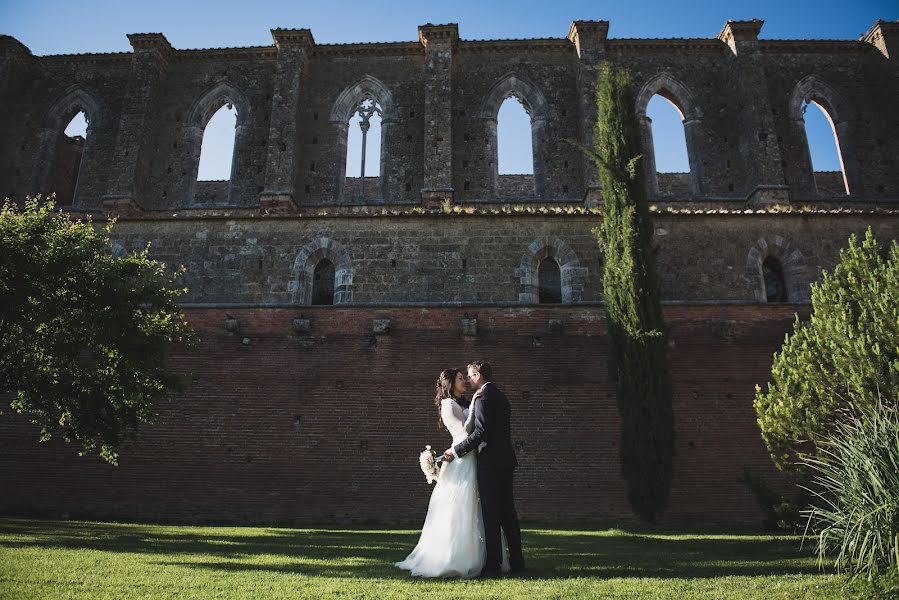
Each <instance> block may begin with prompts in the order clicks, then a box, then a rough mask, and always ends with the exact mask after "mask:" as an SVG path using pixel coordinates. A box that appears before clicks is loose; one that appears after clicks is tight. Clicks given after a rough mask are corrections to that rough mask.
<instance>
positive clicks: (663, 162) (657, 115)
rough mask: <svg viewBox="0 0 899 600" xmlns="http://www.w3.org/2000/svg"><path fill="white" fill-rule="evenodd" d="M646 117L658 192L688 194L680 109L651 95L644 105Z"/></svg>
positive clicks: (684, 144)
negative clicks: (649, 127)
mask: <svg viewBox="0 0 899 600" xmlns="http://www.w3.org/2000/svg"><path fill="white" fill-rule="evenodd" d="M646 116H647V118H648V119H649V121H650V125H651V127H652V141H653V144H652V146H653V147H652V151H653V156H654V158H655V166H656V176H657V177H658V182H659V194H660V195H662V196H688V195H690V189H691V187H690V186H691V180H690V160H689V155H688V154H687V138H686V135H685V132H684V114H683V112H682V111H681V109H680V108H678V106H677V104H675V103H674V102H673V101H672V100H670V99H669V98H666V97H665V96H663V95H662V94H655V95H654V96H653V97H652V98H650V100H649V103H648V104H647V105H646Z"/></svg>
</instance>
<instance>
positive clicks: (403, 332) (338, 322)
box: [0, 305, 808, 523]
mask: <svg viewBox="0 0 899 600" xmlns="http://www.w3.org/2000/svg"><path fill="white" fill-rule="evenodd" d="M798 308H799V309H800V311H801V312H803V313H807V312H808V308H807V307H798ZM796 309H797V307H796V306H764V305H762V306H755V305H745V306H740V305H729V306H714V305H708V306H696V305H694V306H669V307H666V310H665V313H666V318H667V320H668V323H669V326H670V329H671V341H672V353H671V366H672V370H673V375H674V383H675V401H674V411H675V417H676V431H677V441H676V447H677V457H676V462H675V478H674V486H673V490H672V495H671V502H670V507H669V509H668V511H667V513H666V515H665V520H666V521H668V522H705V521H719V522H738V521H749V522H757V521H758V520H759V519H760V517H761V513H760V510H759V508H758V506H757V505H756V503H755V500H754V498H753V497H752V496H751V495H750V494H749V492H748V491H747V490H746V488H745V487H744V486H743V485H742V484H740V483H738V482H737V476H738V474H739V471H740V468H741V465H743V464H747V465H750V466H751V467H752V469H753V471H754V472H756V473H760V474H765V475H768V476H773V475H774V473H773V469H772V467H771V465H770V461H769V460H768V457H767V453H766V451H765V449H764V447H763V445H762V442H761V439H760V437H759V434H758V429H757V426H756V424H755V418H754V412H753V408H752V398H753V390H754V386H755V384H756V383H764V382H765V381H767V380H768V378H769V372H770V363H771V356H772V353H773V352H774V351H775V350H777V349H778V348H779V346H780V344H781V342H782V340H783V335H784V333H786V332H787V331H789V329H790V327H791V323H792V319H793V314H794V312H795V311H796ZM467 313H475V314H476V315H477V317H478V322H479V335H478V336H477V337H475V338H471V339H465V338H463V337H462V335H461V329H460V324H459V321H460V319H461V318H462V317H463V316H465V314H467ZM226 314H229V315H231V316H233V317H236V318H238V319H239V320H240V323H241V329H240V332H239V333H237V334H231V333H228V332H226V331H225V327H224V319H225V315H226ZM301 314H302V315H303V316H305V317H308V318H310V319H311V321H312V331H311V333H309V334H304V335H297V334H295V333H294V332H293V328H292V320H293V318H294V317H297V316H299V315H301ZM187 317H188V319H189V321H190V322H191V323H192V325H193V326H194V327H195V328H196V329H197V331H198V332H199V334H200V338H201V341H200V343H199V345H198V346H197V347H196V348H193V349H191V350H187V351H181V352H179V353H178V354H177V355H175V356H174V357H173V360H174V364H175V365H176V367H177V369H178V370H179V371H180V372H183V373H184V374H185V375H186V377H187V382H188V388H187V390H186V392H185V394H184V395H183V397H181V398H180V399H178V400H177V401H173V402H172V403H170V404H167V405H164V406H161V407H160V414H161V419H162V422H161V424H159V425H157V426H154V427H145V428H143V429H142V430H141V432H140V435H139V438H138V439H137V440H135V441H134V442H131V443H129V444H128V445H127V446H126V447H125V448H123V449H122V452H121V456H120V466H119V467H110V466H108V465H106V464H104V463H103V462H102V461H101V460H100V459H98V458H96V457H79V456H78V455H77V452H76V448H75V447H73V446H66V445H65V444H63V443H62V442H51V443H49V444H44V445H41V444H39V443H38V442H37V432H36V430H35V428H34V427H33V426H32V425H30V424H29V423H28V422H27V419H25V418H23V417H21V416H18V415H14V414H10V412H9V410H6V411H4V414H3V416H0V451H2V452H0V479H2V480H3V481H4V482H6V485H5V486H4V487H5V488H6V490H5V492H4V493H3V494H2V496H0V510H5V511H18V512H21V511H29V512H43V513H49V514H56V515H59V514H69V515H72V516H76V515H89V516H95V517H115V518H141V519H164V520H182V519H183V520H219V521H239V522H262V521H277V522H297V523H299V522H331V521H346V520H353V521H363V522H364V521H388V522H393V521H403V522H413V523H417V522H419V521H421V520H422V519H423V517H424V514H425V510H426V507H427V501H428V497H429V494H430V489H431V488H429V487H428V486H427V484H426V483H425V480H424V476H423V475H422V474H421V472H420V471H419V468H418V463H417V456H418V453H419V451H420V450H421V449H422V448H423V447H424V445H425V444H431V445H433V446H435V447H436V448H438V449H443V448H444V447H445V446H447V445H448V444H449V442H450V437H449V434H447V433H446V432H445V431H439V430H438V429H437V428H436V413H435V409H434V406H433V403H432V398H433V393H434V381H435V379H436V376H437V373H438V372H439V371H440V370H441V369H443V368H446V367H449V366H454V365H457V366H463V365H464V364H465V363H466V362H467V361H468V360H469V359H471V358H476V357H477V358H486V359H488V360H490V361H491V362H492V363H493V365H494V370H495V380H496V381H497V383H498V384H499V385H500V387H501V388H502V389H504V391H505V392H506V395H507V396H508V397H509V399H510V401H511V402H512V405H513V436H514V439H515V441H516V443H517V445H518V448H519V449H518V456H519V461H520V463H521V466H520V468H519V469H518V471H517V475H516V495H517V497H516V500H517V503H518V507H519V511H520V513H521V517H522V519H523V520H524V521H525V522H528V521H553V520H565V521H574V520H604V519H616V518H627V517H630V515H631V512H630V510H629V507H628V504H627V500H626V497H625V494H626V490H625V484H624V482H623V480H622V478H621V476H620V474H619V461H618V439H619V432H618V428H619V418H618V411H617V408H616V404H615V397H614V390H613V387H612V386H611V385H610V383H609V378H608V374H607V367H606V360H607V340H606V337H605V319H604V317H603V313H602V309H601V308H597V307H577V308H572V307H569V308H559V307H556V308H539V307H509V308H477V309H472V308H337V307H322V308H310V307H303V308H301V309H271V310H266V309H244V310H242V309H227V310H225V309H191V310H188V311H187ZM375 318H389V319H391V320H392V330H391V332H390V334H389V335H385V336H373V335H372V334H371V328H372V320H373V319H375ZM549 319H560V320H562V322H563V325H564V331H563V333H561V334H552V333H549V332H548V328H547V321H548V320H549ZM244 338H247V339H248V342H249V343H248V344H245V343H244ZM296 416H299V417H300V424H299V430H298V431H295V428H294V419H295V417H296Z"/></svg>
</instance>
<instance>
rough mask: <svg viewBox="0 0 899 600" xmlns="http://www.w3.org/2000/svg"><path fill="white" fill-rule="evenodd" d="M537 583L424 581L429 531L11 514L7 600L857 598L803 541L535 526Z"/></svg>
mask: <svg viewBox="0 0 899 600" xmlns="http://www.w3.org/2000/svg"><path fill="white" fill-rule="evenodd" d="M523 536H524V548H525V559H526V561H527V565H528V570H529V574H528V576H527V577H526V578H518V579H508V578H506V579H501V580H488V581H458V580H421V579H417V578H412V577H410V576H409V575H408V574H406V573H405V572H402V571H399V570H397V569H396V568H394V566H393V563H394V561H397V560H401V559H403V558H405V556H406V554H407V553H408V552H409V551H410V550H411V549H412V548H413V547H414V546H415V543H416V541H417V539H418V532H417V531H414V530H396V529H378V528H375V529H372V528H365V529H361V528H360V529H352V528H351V529H342V528H321V529H284V528H275V527H184V526H160V525H132V524H114V523H88V522H75V521H48V520H34V519H11V518H7V519H0V598H29V599H30V598H90V599H92V600H93V599H99V598H303V597H351V598H353V597H356V598H363V597H364V598H410V597H416V598H418V597H445V598H504V597H528V598H562V597H564V598H571V597H585V598H586V597H589V598H596V597H601V598H678V600H685V599H688V598H710V597H711V598H766V599H768V598H790V599H793V598H846V597H858V596H859V595H861V594H862V588H861V587H860V586H861V585H862V583H861V582H857V581H854V582H851V581H849V580H848V579H847V578H846V577H844V576H842V575H833V574H823V573H820V572H819V571H818V569H817V567H816V565H815V560H814V557H813V556H812V550H811V549H810V548H809V547H808V546H807V547H806V548H805V549H803V550H800V548H799V537H797V536H769V535H756V534H746V533H711V534H710V533H705V532H704V533H683V532H660V531H654V530H639V529H638V530H634V531H625V530H621V529H602V530H598V531H593V530H588V529H567V528H547V529H527V530H525V531H524V532H523Z"/></svg>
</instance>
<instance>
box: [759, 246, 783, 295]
mask: <svg viewBox="0 0 899 600" xmlns="http://www.w3.org/2000/svg"><path fill="white" fill-rule="evenodd" d="M762 277H763V279H764V282H765V298H766V299H767V301H768V302H786V301H787V283H786V280H785V279H784V271H783V267H782V266H781V264H780V261H779V260H777V259H776V258H774V257H773V256H769V257H768V258H766V259H765V262H763V263H762Z"/></svg>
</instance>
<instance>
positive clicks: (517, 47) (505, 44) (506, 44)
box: [459, 38, 572, 52]
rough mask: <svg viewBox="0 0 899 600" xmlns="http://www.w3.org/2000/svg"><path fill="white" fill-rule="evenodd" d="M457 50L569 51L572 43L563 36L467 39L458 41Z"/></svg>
mask: <svg viewBox="0 0 899 600" xmlns="http://www.w3.org/2000/svg"><path fill="white" fill-rule="evenodd" d="M459 50H461V51H469V52H510V51H512V52H521V51H526V50H551V51H561V52H571V51H572V45H571V43H570V42H569V41H568V40H566V39H563V38H537V39H522V40H469V41H464V42H459Z"/></svg>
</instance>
